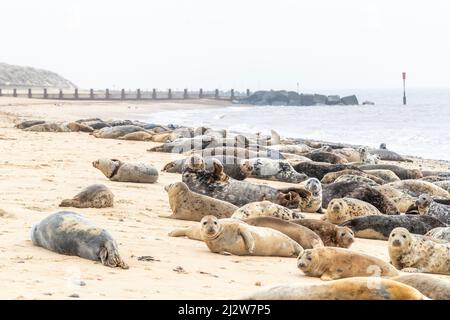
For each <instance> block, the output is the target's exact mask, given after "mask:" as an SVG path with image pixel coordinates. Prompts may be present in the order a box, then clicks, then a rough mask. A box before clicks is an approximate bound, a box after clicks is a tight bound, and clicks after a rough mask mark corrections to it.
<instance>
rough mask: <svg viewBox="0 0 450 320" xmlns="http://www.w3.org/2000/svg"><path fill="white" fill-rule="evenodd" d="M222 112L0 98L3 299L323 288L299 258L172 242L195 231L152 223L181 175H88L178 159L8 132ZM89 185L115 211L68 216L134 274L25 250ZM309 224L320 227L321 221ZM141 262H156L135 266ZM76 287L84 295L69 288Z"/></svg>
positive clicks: (124, 146)
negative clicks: (27, 124)
mask: <svg viewBox="0 0 450 320" xmlns="http://www.w3.org/2000/svg"><path fill="white" fill-rule="evenodd" d="M226 104H228V103H227V102H218V101H206V102H205V101H192V102H189V103H186V102H185V101H180V102H170V103H169V102H145V103H142V102H141V103H136V102H120V103H111V102H96V103H91V102H60V101H43V100H33V99H18V98H0V153H1V157H0V179H1V184H0V284H1V289H0V298H1V299H66V298H67V299H72V297H70V296H73V295H75V296H74V297H79V298H81V299H143V298H144V299H219V298H224V299H228V298H236V297H239V296H241V295H245V294H248V293H251V292H253V291H254V290H256V289H258V285H259V284H261V285H263V286H265V285H276V284H283V283H293V282H300V283H320V282H321V280H319V279H317V278H310V277H305V276H304V275H302V273H301V272H300V271H299V270H298V269H297V267H296V260H295V258H278V257H237V256H222V255H218V254H213V253H211V252H209V250H208V248H207V247H206V245H205V244H204V243H202V242H199V241H194V240H189V239H184V238H171V237H168V236H167V234H168V233H169V232H170V231H171V230H173V229H175V228H180V227H185V226H190V225H192V224H194V223H195V222H188V221H181V220H171V219H165V218H160V217H158V215H170V214H171V211H170V208H169V204H168V198H167V194H166V193H165V191H164V189H163V186H164V185H166V184H168V183H172V182H175V181H180V180H181V176H180V175H179V174H172V173H164V172H163V173H161V174H160V178H159V181H158V182H157V183H155V184H133V183H120V182H111V181H109V180H108V179H106V178H105V177H104V176H103V174H102V173H101V172H100V171H98V170H97V169H95V168H93V167H92V165H91V162H92V161H93V160H96V159H97V158H99V157H114V158H118V159H121V160H130V161H131V160H132V161H135V160H136V161H138V160H143V161H146V162H149V163H152V164H154V165H155V166H156V167H157V168H158V169H161V168H162V167H163V166H164V164H166V163H167V162H169V161H171V160H173V159H174V157H175V156H174V155H172V154H166V153H150V152H146V149H148V148H149V147H152V146H154V145H157V144H156V143H149V142H135V141H120V140H107V139H96V138H94V137H92V136H90V135H88V134H86V133H35V132H25V131H22V130H18V129H15V128H13V126H14V123H15V122H17V121H19V120H27V119H37V118H43V119H47V120H74V119H79V118H89V117H99V118H103V119H111V118H114V119H136V120H138V119H140V120H145V119H144V118H145V115H147V114H149V113H151V112H154V111H160V110H163V109H164V110H167V109H169V108H171V109H177V108H179V109H186V108H199V107H203V108H204V107H214V106H217V105H219V106H223V105H226ZM167 122H168V123H169V122H170V119H167ZM178 157H182V156H180V155H178ZM420 165H421V166H422V168H433V169H434V168H441V169H444V170H448V169H449V163H448V162H439V161H425V160H421V163H420ZM250 180H252V181H254V182H257V183H269V182H264V181H261V180H253V179H250ZM94 183H103V184H105V185H107V186H108V187H109V188H110V189H111V190H112V191H113V193H114V194H115V206H114V208H108V209H73V211H77V212H80V213H82V214H84V215H85V216H87V217H88V218H89V219H90V220H92V221H93V222H94V223H95V224H97V225H98V226H101V227H103V228H105V229H107V230H109V231H110V233H111V234H112V235H113V237H114V238H115V239H116V241H117V242H118V244H119V250H120V252H121V255H122V257H123V258H124V260H125V261H126V262H127V263H128V264H129V265H130V269H129V270H121V269H111V268H107V267H104V266H103V265H101V264H100V263H96V262H93V261H90V260H85V259H81V258H78V257H72V256H65V255H59V254H56V253H53V252H50V251H48V250H45V249H43V248H39V247H35V246H33V245H32V243H31V241H30V240H29V239H30V237H29V232H30V228H31V226H32V225H33V224H34V223H35V222H38V221H40V220H41V219H43V218H44V217H46V216H47V215H49V214H51V213H54V212H56V211H59V210H60V209H59V208H58V204H59V203H60V201H61V200H62V199H64V198H69V197H72V196H73V195H75V194H76V193H78V192H79V191H80V190H81V189H82V188H84V187H86V186H88V185H90V184H94ZM270 184H271V185H274V186H281V185H288V184H283V183H274V182H270ZM69 209H70V208H69ZM308 216H309V217H315V218H318V216H319V215H316V214H309V215H308ZM352 249H354V250H358V251H361V252H364V253H368V254H371V255H374V256H377V257H379V258H382V259H384V260H386V261H388V260H389V257H388V253H387V244H386V242H385V241H378V240H367V239H356V242H355V243H354V244H353V246H352ZM142 256H150V257H152V258H148V260H150V261H140V260H138V258H139V257H142ZM152 259H153V260H152ZM439 277H445V276H439ZM447 278H450V277H447ZM77 279H78V280H81V281H82V282H83V283H82V284H84V285H82V286H80V285H77V284H75V282H76V281H74V280H77Z"/></svg>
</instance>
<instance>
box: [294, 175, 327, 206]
mask: <svg viewBox="0 0 450 320" xmlns="http://www.w3.org/2000/svg"><path fill="white" fill-rule="evenodd" d="M303 185H304V187H305V189H306V190H308V191H309V192H311V197H309V198H302V199H301V201H300V204H299V208H300V210H301V211H302V212H309V213H314V212H318V213H322V184H321V183H320V181H319V180H318V179H316V178H309V179H308V180H306V181H305V182H304V183H303Z"/></svg>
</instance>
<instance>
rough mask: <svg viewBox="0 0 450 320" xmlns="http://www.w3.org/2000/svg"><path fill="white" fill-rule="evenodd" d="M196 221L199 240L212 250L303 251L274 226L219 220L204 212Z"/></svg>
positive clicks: (262, 253)
mask: <svg viewBox="0 0 450 320" xmlns="http://www.w3.org/2000/svg"><path fill="white" fill-rule="evenodd" d="M200 223H201V225H202V233H201V234H202V238H203V241H204V242H205V243H206V245H207V246H208V248H209V250H210V251H211V252H214V253H220V254H234V255H238V256H242V255H253V256H279V257H294V256H298V255H299V254H301V253H302V252H303V248H302V247H301V246H300V245H299V244H298V243H297V242H295V241H294V240H292V239H291V238H289V237H288V236H287V235H285V234H283V233H281V232H280V231H277V230H274V229H270V228H263V227H254V226H250V225H247V224H246V223H243V222H239V221H236V222H229V221H227V222H223V221H219V220H218V219H217V218H216V217H214V216H205V217H203V219H202V220H201V221H200Z"/></svg>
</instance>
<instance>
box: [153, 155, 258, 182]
mask: <svg viewBox="0 0 450 320" xmlns="http://www.w3.org/2000/svg"><path fill="white" fill-rule="evenodd" d="M197 156H198V155H197ZM188 158H189V157H187V158H183V159H178V160H174V161H172V162H169V163H167V164H166V165H165V166H164V168H163V169H162V171H165V172H170V173H182V172H183V168H184V167H185V165H186V160H187V159H188ZM214 159H217V160H219V161H220V163H222V166H223V171H224V173H225V174H226V175H228V176H230V177H231V178H233V179H236V180H245V179H246V178H248V177H249V176H250V175H251V173H252V171H253V167H252V166H251V164H250V163H249V162H248V161H246V160H245V159H241V158H236V157H234V156H212V157H206V158H203V160H204V162H205V170H207V171H213V170H214V167H213V160H214Z"/></svg>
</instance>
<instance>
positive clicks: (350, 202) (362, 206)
mask: <svg viewBox="0 0 450 320" xmlns="http://www.w3.org/2000/svg"><path fill="white" fill-rule="evenodd" d="M369 215H381V212H380V211H379V210H378V209H377V208H375V207H374V206H373V205H371V204H370V203H367V202H364V201H361V200H358V199H353V198H338V199H333V200H331V201H330V203H329V204H328V208H327V213H326V214H325V216H324V219H326V220H327V221H329V222H331V223H334V224H341V223H343V222H345V221H347V220H350V219H353V218H355V217H361V216H369Z"/></svg>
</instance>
